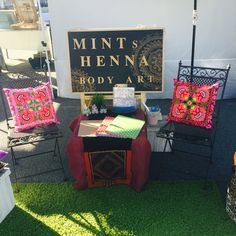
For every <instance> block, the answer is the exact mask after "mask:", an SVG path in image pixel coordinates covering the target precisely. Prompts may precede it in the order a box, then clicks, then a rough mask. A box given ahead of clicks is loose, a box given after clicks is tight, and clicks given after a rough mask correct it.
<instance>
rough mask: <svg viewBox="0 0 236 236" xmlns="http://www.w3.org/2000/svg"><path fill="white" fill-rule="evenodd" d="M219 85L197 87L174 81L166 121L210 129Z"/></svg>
mask: <svg viewBox="0 0 236 236" xmlns="http://www.w3.org/2000/svg"><path fill="white" fill-rule="evenodd" d="M218 87H219V83H215V84H213V85H203V86H198V85H194V84H191V83H189V82H182V81H177V80H174V92H173V100H172V105H171V108H170V113H169V115H168V117H167V119H168V120H172V121H176V122H183V123H186V124H191V125H195V126H200V127H205V128H211V127H212V113H213V111H214V106H215V102H216V97H217V92H218Z"/></svg>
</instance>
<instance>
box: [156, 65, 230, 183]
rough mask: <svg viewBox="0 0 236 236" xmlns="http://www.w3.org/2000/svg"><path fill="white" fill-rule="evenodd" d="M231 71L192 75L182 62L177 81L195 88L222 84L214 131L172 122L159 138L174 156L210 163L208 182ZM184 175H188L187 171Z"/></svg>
mask: <svg viewBox="0 0 236 236" xmlns="http://www.w3.org/2000/svg"><path fill="white" fill-rule="evenodd" d="M229 70H230V66H229V65H228V66H227V68H225V69H222V68H209V67H194V68H192V72H191V66H186V65H182V62H181V61H180V62H179V68H178V75H177V80H179V81H185V82H191V83H193V84H195V85H206V84H207V85H212V84H214V83H216V82H218V83H219V84H220V87H219V89H218V95H217V99H218V100H217V103H216V106H215V109H214V113H213V120H212V121H213V126H212V128H210V129H206V128H204V127H198V126H193V125H189V124H184V123H178V122H175V121H168V122H167V123H166V124H164V126H163V127H161V128H160V130H159V131H158V132H157V134H156V136H157V137H158V138H162V139H165V140H166V141H165V145H164V150H163V152H166V150H167V145H169V147H170V150H171V154H178V153H180V152H181V153H186V154H190V155H191V157H197V158H204V160H208V164H207V169H206V175H205V179H208V177H209V176H208V175H209V168H210V165H211V164H212V162H213V149H214V143H215V137H216V132H217V124H218V120H219V115H220V109H221V101H222V99H223V97H224V92H225V87H226V83H227V78H228V74H229ZM191 73H192V74H191ZM189 145H191V146H189ZM194 147H195V148H194ZM196 147H197V148H196ZM191 150H193V151H191ZM181 171H183V172H185V171H184V170H181ZM186 174H190V173H189V171H186Z"/></svg>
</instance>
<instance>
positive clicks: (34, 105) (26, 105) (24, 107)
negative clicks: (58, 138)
mask: <svg viewBox="0 0 236 236" xmlns="http://www.w3.org/2000/svg"><path fill="white" fill-rule="evenodd" d="M3 90H4V92H5V94H6V97H7V100H8V103H9V106H10V110H11V113H12V116H13V121H14V126H15V130H16V131H17V132H19V131H22V130H26V129H30V128H33V127H36V126H41V125H46V124H51V123H59V122H58V120H57V119H56V113H55V111H54V108H53V102H52V97H51V90H50V87H49V83H44V84H43V85H41V86H38V87H35V88H31V87H30V88H23V89H9V88H5V89H3Z"/></svg>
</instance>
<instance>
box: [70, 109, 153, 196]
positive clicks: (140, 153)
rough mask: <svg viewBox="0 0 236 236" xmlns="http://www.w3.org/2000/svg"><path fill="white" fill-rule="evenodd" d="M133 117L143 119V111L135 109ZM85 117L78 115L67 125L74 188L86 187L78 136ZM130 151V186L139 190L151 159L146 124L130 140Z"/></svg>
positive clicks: (81, 145) (145, 180) (146, 180)
mask: <svg viewBox="0 0 236 236" xmlns="http://www.w3.org/2000/svg"><path fill="white" fill-rule="evenodd" d="M134 117H135V118H138V119H142V120H144V119H145V115H144V112H142V111H137V112H136V114H135V115H134ZM86 119H88V117H86V116H84V115H79V116H77V117H76V118H75V119H74V120H73V121H72V122H71V124H70V126H69V127H70V129H71V130H72V132H73V133H72V136H71V137H70V140H69V142H68V145H67V156H68V163H69V167H70V170H71V173H72V176H73V177H74V178H75V188H77V189H85V188H87V187H88V182H87V178H86V169H85V162H84V156H83V154H84V153H83V148H84V147H83V138H82V137H79V136H78V131H79V125H80V122H81V120H86ZM131 151H132V165H131V171H132V179H131V187H132V188H134V189H135V190H136V191H138V192H140V191H142V190H143V189H144V187H145V184H146V183H147V182H148V179H149V165H150V159H151V145H150V143H149V141H148V139H147V129H146V126H144V127H143V128H142V130H141V132H140V134H139V136H138V137H137V138H136V139H134V140H132V144H131Z"/></svg>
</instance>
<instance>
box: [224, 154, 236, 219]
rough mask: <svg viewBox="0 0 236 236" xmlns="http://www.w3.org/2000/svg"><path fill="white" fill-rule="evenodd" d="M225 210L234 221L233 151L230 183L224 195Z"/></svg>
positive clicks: (235, 183) (235, 180)
mask: <svg viewBox="0 0 236 236" xmlns="http://www.w3.org/2000/svg"><path fill="white" fill-rule="evenodd" d="M226 212H227V213H228V215H229V217H230V218H231V219H232V220H233V221H234V222H235V223H236V152H235V153H234V162H233V167H232V172H231V179H230V184H229V187H228V190H227V196H226Z"/></svg>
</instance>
